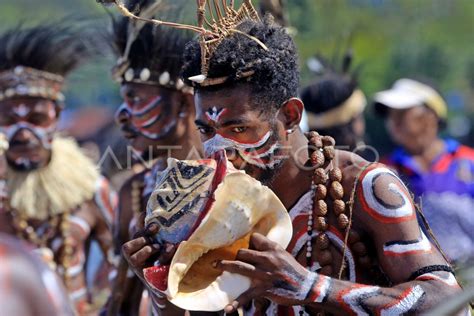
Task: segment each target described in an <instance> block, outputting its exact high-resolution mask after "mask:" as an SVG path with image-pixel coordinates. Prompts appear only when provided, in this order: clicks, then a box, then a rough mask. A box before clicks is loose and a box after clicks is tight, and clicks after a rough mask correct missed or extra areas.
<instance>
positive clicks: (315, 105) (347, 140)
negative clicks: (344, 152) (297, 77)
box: [300, 53, 359, 147]
mask: <svg viewBox="0 0 474 316" xmlns="http://www.w3.org/2000/svg"><path fill="white" fill-rule="evenodd" d="M317 58H318V61H319V62H320V63H321V64H322V65H323V67H324V70H323V72H322V73H321V74H320V75H319V76H318V77H317V79H316V80H315V81H313V82H312V83H311V84H310V85H308V86H307V87H305V88H304V89H302V91H301V93H300V95H301V100H302V101H303V103H304V106H305V109H306V110H307V111H308V112H309V113H314V114H321V113H325V112H328V111H330V110H333V109H335V108H337V107H339V106H340V105H341V104H343V103H344V102H345V101H346V100H347V99H349V97H350V96H351V95H352V94H353V93H354V91H355V90H356V89H357V88H358V80H357V77H358V72H359V69H356V71H354V72H352V73H351V72H350V67H351V64H352V54H351V53H347V54H346V55H345V56H344V58H343V60H342V66H341V67H338V65H331V64H329V63H328V62H327V61H326V59H324V58H323V57H321V56H318V57H317ZM355 119H356V117H354V118H353V119H352V120H351V121H349V122H347V123H344V124H341V125H338V126H331V127H328V128H325V129H321V128H318V132H319V133H321V134H324V135H329V136H332V137H333V138H334V139H335V140H336V143H337V144H339V145H348V146H351V147H355V146H356V144H357V142H358V141H359V139H357V137H356V135H354V131H353V122H354V120H355ZM310 128H311V129H314V128H315V127H314V126H310Z"/></svg>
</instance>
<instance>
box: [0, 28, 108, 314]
mask: <svg viewBox="0 0 474 316" xmlns="http://www.w3.org/2000/svg"><path fill="white" fill-rule="evenodd" d="M0 43H1V44H0V133H3V134H5V135H6V138H7V142H8V143H9V149H8V150H7V151H6V153H5V157H6V161H7V170H6V198H7V200H8V201H9V207H7V208H4V209H3V211H2V212H0V232H2V233H7V234H11V235H16V236H18V237H20V238H21V239H23V240H25V241H26V242H27V243H30V244H31V245H32V246H33V248H34V249H35V251H34V252H35V253H37V254H39V255H40V256H41V258H42V259H44V260H45V261H46V262H47V263H48V264H49V265H50V267H51V268H54V269H55V270H56V272H57V273H58V274H59V275H60V277H61V278H62V279H63V281H64V285H65V287H66V289H67V290H68V292H69V295H70V298H71V300H72V302H73V304H74V307H75V310H76V312H77V313H78V314H80V315H84V314H86V313H88V312H90V311H91V303H92V301H91V300H90V296H89V295H88V294H89V293H90V291H91V290H92V289H91V288H88V287H87V284H86V274H85V266H86V264H87V259H88V257H87V254H88V253H89V252H88V247H89V242H90V240H96V241H97V242H98V243H99V245H100V247H101V249H102V251H103V255H104V258H108V259H111V252H110V251H109V250H110V249H111V243H112V242H111V239H112V236H111V233H110V225H111V223H112V218H113V216H114V209H115V199H116V198H115V195H114V192H112V191H111V190H110V188H109V184H108V181H107V180H106V179H104V178H103V177H102V176H101V175H100V174H99V172H98V170H97V168H96V166H95V165H94V164H93V162H92V161H90V160H89V159H88V158H87V157H86V156H85V155H84V154H83V153H82V152H81V150H80V149H79V147H78V146H77V144H76V143H75V142H74V141H73V140H72V139H67V138H64V137H60V136H58V135H56V133H55V132H56V126H57V122H58V117H59V114H60V113H61V110H62V108H63V103H64V95H63V94H62V89H63V85H64V82H65V76H66V75H68V74H69V73H70V72H71V71H72V70H73V69H74V68H76V67H77V66H78V65H79V64H80V63H81V62H83V61H84V60H85V59H86V58H87V57H90V56H91V53H92V50H91V49H90V47H91V46H90V44H91V43H90V41H88V40H87V39H85V38H84V36H83V35H82V34H80V33H79V32H78V31H74V30H73V28H71V26H70V25H66V24H65V23H64V22H63V23H52V24H45V25H41V26H37V27H32V28H25V29H18V28H15V29H12V30H10V31H7V32H6V33H4V34H3V35H1V36H0ZM32 48H34V49H32Z"/></svg>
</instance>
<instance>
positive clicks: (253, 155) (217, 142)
mask: <svg viewBox="0 0 474 316" xmlns="http://www.w3.org/2000/svg"><path fill="white" fill-rule="evenodd" d="M271 136H272V132H270V131H269V132H267V133H266V134H265V135H264V136H263V137H262V138H261V139H260V140H259V141H257V142H255V143H240V142H237V141H235V140H232V139H229V138H225V137H223V136H222V135H220V134H216V135H215V136H214V137H213V138H211V139H209V140H207V141H205V142H204V144H203V145H204V151H205V154H206V155H207V156H208V157H210V156H212V155H213V154H214V153H216V152H218V151H220V150H225V149H234V150H236V151H237V152H238V154H239V155H240V157H242V159H244V160H245V161H246V162H247V163H249V164H251V165H254V166H257V167H260V168H262V169H272V168H274V167H275V166H276V165H277V164H278V163H280V162H281V160H282V159H279V158H278V157H276V156H275V153H276V152H277V151H278V149H279V148H280V147H281V146H280V144H278V142H275V143H273V144H271V145H270V146H268V145H269V144H268V143H269V142H270V137H271Z"/></svg>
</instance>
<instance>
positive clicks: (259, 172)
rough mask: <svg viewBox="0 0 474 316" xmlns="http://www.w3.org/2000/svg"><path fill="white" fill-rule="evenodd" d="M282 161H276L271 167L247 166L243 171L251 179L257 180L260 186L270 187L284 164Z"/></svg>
mask: <svg viewBox="0 0 474 316" xmlns="http://www.w3.org/2000/svg"><path fill="white" fill-rule="evenodd" d="M284 162H285V161H284V160H281V161H278V162H277V163H275V164H273V165H272V166H271V167H269V166H268V167H264V168H262V167H258V166H254V165H247V166H246V167H245V168H244V169H243V170H244V171H245V172H246V173H247V174H248V175H250V176H251V177H252V178H255V179H257V180H258V181H260V182H261V183H262V184H264V185H266V186H270V185H271V184H272V183H273V181H274V180H275V179H276V178H277V177H278V175H279V174H280V172H281V169H282V167H283V164H284Z"/></svg>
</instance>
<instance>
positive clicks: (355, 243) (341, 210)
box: [306, 132, 372, 279]
mask: <svg viewBox="0 0 474 316" xmlns="http://www.w3.org/2000/svg"><path fill="white" fill-rule="evenodd" d="M306 136H307V138H308V140H309V143H308V154H309V157H310V159H309V164H310V166H311V167H312V169H314V171H313V185H314V202H313V214H311V213H310V215H309V217H308V228H307V229H308V241H307V244H306V261H307V262H306V263H307V266H308V267H311V266H312V265H313V263H312V250H313V249H312V246H311V245H312V237H313V234H314V232H313V229H314V227H315V228H316V229H317V230H318V232H319V234H318V236H316V247H317V248H318V251H317V253H316V259H317V260H318V263H319V264H320V265H321V270H320V273H321V274H324V275H327V276H331V275H333V272H334V271H333V267H332V264H333V256H332V253H331V252H330V251H329V246H330V240H329V236H328V235H327V230H328V227H329V225H328V221H327V215H328V204H327V203H326V200H327V198H330V200H331V202H332V206H333V212H334V215H335V216H336V219H337V226H338V227H339V229H340V230H341V231H342V232H344V235H345V236H346V241H348V243H349V244H350V246H351V247H350V248H351V250H352V251H353V252H354V253H355V254H357V261H358V263H359V264H360V265H361V266H363V267H370V266H371V264H372V262H371V260H370V257H369V256H368V252H367V248H366V246H365V245H364V243H363V242H362V241H361V238H360V236H359V234H358V233H357V232H355V231H353V230H351V229H350V228H351V227H350V226H351V217H352V204H353V203H354V201H353V200H354V192H355V187H354V189H353V192H352V196H351V201H349V202H348V203H347V205H346V203H345V202H344V200H343V198H344V188H343V186H342V184H341V181H342V171H341V169H339V168H337V167H335V166H334V164H333V159H334V157H335V147H334V146H335V143H336V142H335V140H334V139H333V138H332V137H330V136H321V135H319V134H318V133H317V132H310V133H307V134H306ZM327 166H331V168H330V170H329V171H326V167H327ZM346 206H347V207H346ZM348 209H349V212H348ZM348 213H349V214H348ZM346 241H345V243H344V244H345V246H344V248H345V247H346V246H347V243H346ZM344 251H345V249H343V255H344ZM343 259H344V258H343ZM344 264H345V262H344V260H343V262H342V265H341V270H340V271H339V275H338V278H339V279H340V278H341V277H342V270H343V269H344Z"/></svg>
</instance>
